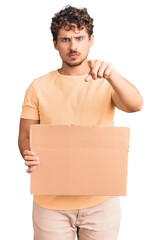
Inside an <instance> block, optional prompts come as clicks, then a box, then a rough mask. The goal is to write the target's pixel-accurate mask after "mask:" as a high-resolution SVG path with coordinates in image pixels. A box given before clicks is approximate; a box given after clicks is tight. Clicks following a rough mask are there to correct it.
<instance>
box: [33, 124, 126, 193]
mask: <svg viewBox="0 0 161 240" xmlns="http://www.w3.org/2000/svg"><path fill="white" fill-rule="evenodd" d="M129 133H130V129H129V128H128V127H99V126H76V125H50V124H34V125H31V126H30V148H31V150H32V151H34V152H35V153H36V156H39V160H40V164H39V165H38V166H37V168H36V169H35V170H34V171H33V172H32V173H31V174H30V175H31V179H30V180H31V189H30V190H31V192H30V193H31V194H37V195H41V194H42V195H93V196H98V195H100V196H126V187H127V163H128V151H129Z"/></svg>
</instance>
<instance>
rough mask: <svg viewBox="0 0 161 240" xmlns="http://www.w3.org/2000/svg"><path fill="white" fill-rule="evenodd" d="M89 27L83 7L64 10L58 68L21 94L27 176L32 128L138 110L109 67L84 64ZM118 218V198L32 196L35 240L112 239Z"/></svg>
mask: <svg viewBox="0 0 161 240" xmlns="http://www.w3.org/2000/svg"><path fill="white" fill-rule="evenodd" d="M93 27H94V26H93V19H92V18H91V17H90V16H89V14H88V13H87V9H86V8H83V9H78V8H74V7H71V6H69V5H68V6H66V7H65V8H64V9H62V10H61V11H60V12H58V13H56V14H55V16H54V17H53V18H52V23H51V28H50V29H51V32H52V35H53V43H54V47H55V49H56V50H57V51H59V54H60V57H61V59H62V67H61V68H60V69H57V70H55V71H51V72H49V73H47V74H45V75H43V76H41V77H39V78H37V79H34V80H33V81H32V83H31V84H30V86H29V87H28V89H27V91H26V94H25V98H24V103H23V106H22V113H21V119H20V131H19V139H18V143H19V149H20V152H21V155H22V157H23V159H24V160H25V165H26V166H28V170H27V172H28V173H31V172H32V171H34V170H35V169H36V167H37V165H38V164H41V162H39V161H38V160H39V159H38V156H36V155H35V153H33V152H32V151H30V147H29V128H30V125H31V124H59V125H60V124H62V125H63V124H65V125H67V124H76V125H97V126H113V117H114V108H115V106H116V107H117V108H118V109H120V110H122V111H125V112H136V111H140V110H141V109H142V105H143V100H142V97H141V95H140V93H139V92H138V90H137V89H136V88H135V87H134V86H133V85H132V84H131V83H130V82H129V81H128V80H126V79H125V78H123V77H122V76H120V74H119V73H118V72H117V71H116V70H115V69H114V68H113V66H112V64H111V63H108V62H106V61H102V60H89V61H88V60H87V56H88V52H89V49H90V47H91V46H92V44H93V41H94V35H93ZM62 177H63V176H62ZM120 214H121V209H120V199H119V197H111V196H51V195H34V201H33V226H34V239H36V240H48V239H53V240H54V239H62V240H67V239H69V240H72V239H73V240H74V239H75V233H76V229H77V234H78V238H79V240H90V239H95V240H98V239H101V240H116V239H117V237H118V232H119V226H120Z"/></svg>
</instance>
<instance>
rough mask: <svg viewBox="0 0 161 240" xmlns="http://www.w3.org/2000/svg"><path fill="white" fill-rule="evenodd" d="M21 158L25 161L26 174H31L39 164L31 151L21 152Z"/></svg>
mask: <svg viewBox="0 0 161 240" xmlns="http://www.w3.org/2000/svg"><path fill="white" fill-rule="evenodd" d="M23 158H24V160H25V165H26V166H28V169H27V171H26V172H27V173H31V172H32V171H33V170H35V168H36V167H37V165H38V164H39V163H40V161H39V157H36V156H35V153H34V152H33V151H29V150H24V151H23Z"/></svg>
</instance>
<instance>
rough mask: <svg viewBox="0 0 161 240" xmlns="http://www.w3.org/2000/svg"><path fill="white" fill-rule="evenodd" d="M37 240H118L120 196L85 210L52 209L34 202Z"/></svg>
mask: <svg viewBox="0 0 161 240" xmlns="http://www.w3.org/2000/svg"><path fill="white" fill-rule="evenodd" d="M32 218H33V228H34V240H75V239H76V235H77V238H78V239H79V240H117V239H118V233H119V227H120V218H121V207H120V197H113V198H110V199H107V200H106V201H104V202H102V203H100V204H98V205H95V206H92V207H89V208H83V209H76V210H51V209H46V208H42V207H40V206H39V205H38V204H37V203H36V202H34V201H33V215H32Z"/></svg>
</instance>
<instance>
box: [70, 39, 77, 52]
mask: <svg viewBox="0 0 161 240" xmlns="http://www.w3.org/2000/svg"><path fill="white" fill-rule="evenodd" d="M69 48H70V51H76V50H77V44H76V41H75V39H71V41H70V46H69Z"/></svg>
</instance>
